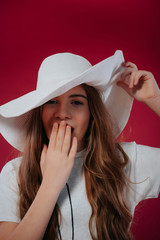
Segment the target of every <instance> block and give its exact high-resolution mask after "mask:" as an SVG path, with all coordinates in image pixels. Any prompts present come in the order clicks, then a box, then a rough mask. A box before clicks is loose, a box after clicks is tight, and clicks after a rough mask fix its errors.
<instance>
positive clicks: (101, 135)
mask: <svg viewBox="0 0 160 240" xmlns="http://www.w3.org/2000/svg"><path fill="white" fill-rule="evenodd" d="M82 86H83V87H84V89H85V91H86V94H87V98H88V105H89V109H90V114H91V117H90V124H89V128H88V130H87V133H86V146H87V148H86V156H85V159H84V175H85V183H86V193H87V197H88V201H89V203H90V205H91V209H92V214H91V216H90V220H89V230H90V234H91V237H92V239H93V240H97V239H98V240H104V239H106V240H121V239H122V240H129V239H132V237H131V234H130V232H129V227H130V223H131V220H132V215H131V212H130V210H129V208H128V207H127V205H126V203H125V200H124V192H125V191H126V190H127V189H128V183H129V181H128V179H127V176H126V174H125V170H124V169H125V166H126V165H127V164H128V157H127V155H126V154H125V152H124V151H123V149H122V147H121V146H120V144H119V143H118V142H117V141H116V138H115V136H114V134H113V129H114V126H113V123H112V121H111V118H110V116H109V114H108V112H107V110H106V108H105V106H104V104H103V102H102V99H101V96H100V93H99V92H98V90H96V89H95V88H93V87H91V86H88V85H86V84H83V85H82ZM41 115H42V107H39V108H36V109H34V110H32V112H31V117H30V119H29V120H28V121H29V124H28V131H27V136H26V144H25V150H24V154H23V157H22V162H21V165H20V169H19V191H20V203H19V206H20V216H21V219H22V218H23V217H24V216H25V214H26V212H27V211H28V209H29V207H30V205H31V204H32V202H33V200H34V198H35V196H36V194H37V191H38V189H39V187H40V185H41V181H42V174H41V169H40V156H41V151H42V147H43V144H44V143H45V144H48V139H47V137H46V134H45V131H44V128H43V124H42V118H41ZM60 215H61V214H60V210H59V207H58V205H57V204H56V206H55V208H54V211H53V213H52V216H51V219H50V221H49V224H48V227H47V229H46V232H45V234H44V237H43V239H44V240H46V239H47V240H51V239H55V240H56V239H59V237H58V236H59V234H58V230H59V219H60ZM42 217H43V216H42ZM95 229H96V231H95Z"/></svg>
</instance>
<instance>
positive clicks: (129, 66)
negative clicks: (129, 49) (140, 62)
mask: <svg viewBox="0 0 160 240" xmlns="http://www.w3.org/2000/svg"><path fill="white" fill-rule="evenodd" d="M123 66H125V67H126V69H125V71H124V72H123V73H122V75H121V78H122V80H121V81H119V82H118V83H117V85H118V86H120V87H122V88H123V89H124V90H126V91H127V92H128V94H129V95H131V96H132V97H134V98H135V99H136V100H137V101H140V102H143V103H145V104H146V105H147V106H148V107H150V108H151V109H152V110H153V111H154V112H155V113H156V114H157V115H158V116H160V89H159V87H158V85H157V83H156V80H155V79H154V76H153V75H152V73H150V72H147V71H142V70H138V69H137V67H136V65H135V64H133V63H131V62H126V63H124V64H123Z"/></svg>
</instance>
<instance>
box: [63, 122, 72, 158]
mask: <svg viewBox="0 0 160 240" xmlns="http://www.w3.org/2000/svg"><path fill="white" fill-rule="evenodd" d="M70 146H71V127H70V126H67V127H66V132H65V136H64V142H63V147H62V151H63V152H64V153H66V154H67V155H68V151H69V148H70Z"/></svg>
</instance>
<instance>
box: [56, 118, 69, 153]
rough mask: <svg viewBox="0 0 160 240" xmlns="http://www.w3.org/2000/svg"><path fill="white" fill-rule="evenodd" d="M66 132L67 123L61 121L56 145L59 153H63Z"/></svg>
mask: <svg viewBox="0 0 160 240" xmlns="http://www.w3.org/2000/svg"><path fill="white" fill-rule="evenodd" d="M65 131H66V122H65V121H61V123H60V126H59V129H58V133H57V137H56V143H55V149H56V150H57V151H61V150H62V146H63V141H64V136H65Z"/></svg>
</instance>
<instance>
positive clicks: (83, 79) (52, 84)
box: [0, 50, 133, 151]
mask: <svg viewBox="0 0 160 240" xmlns="http://www.w3.org/2000/svg"><path fill="white" fill-rule="evenodd" d="M123 62H124V58H123V53H122V51H120V50H117V51H116V52H115V54H114V55H113V56H111V57H109V58H107V59H105V60H103V61H101V62H100V63H98V64H96V65H94V66H92V65H91V64H90V63H89V62H88V60H86V59H85V58H83V57H81V56H78V55H75V54H71V53H58V54H55V55H52V56H49V57H47V58H46V59H45V60H44V61H43V62H42V64H41V66H40V69H39V72H38V81H37V88H36V90H34V91H32V92H29V93H27V94H25V95H24V96H22V97H19V98H17V99H15V100H13V101H10V102H8V103H6V104H4V105H2V106H0V132H1V134H2V135H3V137H4V138H5V139H6V140H7V141H8V142H9V143H10V144H11V145H12V146H13V147H15V148H17V149H18V150H20V151H23V148H24V142H25V136H26V128H27V127H26V124H25V122H26V119H27V118H28V114H29V112H30V110H32V109H33V108H36V107H38V106H41V105H42V104H44V103H45V102H47V101H48V100H50V99H51V98H54V97H56V96H59V95H61V94H63V93H65V92H67V91H68V90H69V89H71V88H73V87H75V86H78V85H80V84H82V83H86V84H88V85H91V86H93V87H95V88H97V89H99V90H100V92H101V94H102V98H103V101H104V103H105V105H106V108H107V110H108V111H109V113H110V115H111V116H112V118H113V119H114V121H116V122H117V124H118V126H119V132H117V136H118V135H119V134H120V133H121V131H122V130H123V129H124V127H125V125H126V123H127V121H128V118H129V115H130V110H131V107H132V102H133V99H132V98H131V97H130V96H129V95H128V94H127V93H126V92H125V91H124V90H123V89H122V88H120V87H118V86H117V85H116V82H117V81H118V80H120V75H121V73H122V71H124V67H122V66H121V65H122V63H123Z"/></svg>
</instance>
